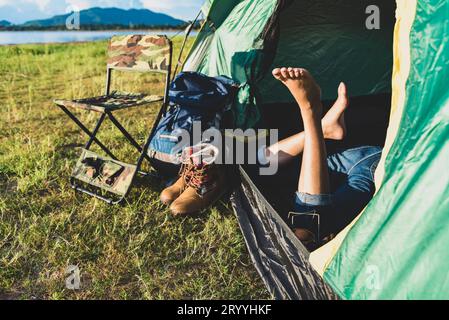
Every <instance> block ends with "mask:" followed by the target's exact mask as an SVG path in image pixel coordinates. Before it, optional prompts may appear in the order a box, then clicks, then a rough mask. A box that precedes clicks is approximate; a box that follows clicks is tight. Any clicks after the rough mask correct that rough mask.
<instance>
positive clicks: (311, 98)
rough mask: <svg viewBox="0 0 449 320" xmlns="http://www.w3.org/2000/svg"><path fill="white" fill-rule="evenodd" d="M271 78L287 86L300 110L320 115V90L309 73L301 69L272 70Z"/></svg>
mask: <svg viewBox="0 0 449 320" xmlns="http://www.w3.org/2000/svg"><path fill="white" fill-rule="evenodd" d="M273 76H274V77H275V78H276V79H277V80H279V81H281V82H282V83H284V84H285V85H286V86H287V88H288V89H289V90H290V92H291V93H292V95H293V97H295V99H296V101H297V102H298V104H299V106H300V108H301V110H311V109H314V110H312V111H314V112H317V113H322V105H321V89H320V87H319V86H318V84H317V83H316V82H315V79H313V77H312V75H311V74H310V73H309V71H307V70H306V69H302V68H280V69H279V68H278V69H274V70H273ZM320 108H321V110H318V109H320Z"/></svg>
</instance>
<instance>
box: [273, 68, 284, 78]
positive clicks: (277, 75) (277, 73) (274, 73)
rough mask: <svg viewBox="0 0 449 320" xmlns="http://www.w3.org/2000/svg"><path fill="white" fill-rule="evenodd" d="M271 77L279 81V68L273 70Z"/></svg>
mask: <svg viewBox="0 0 449 320" xmlns="http://www.w3.org/2000/svg"><path fill="white" fill-rule="evenodd" d="M273 77H275V78H276V79H278V80H281V77H282V75H281V69H280V68H276V69H274V70H273Z"/></svg>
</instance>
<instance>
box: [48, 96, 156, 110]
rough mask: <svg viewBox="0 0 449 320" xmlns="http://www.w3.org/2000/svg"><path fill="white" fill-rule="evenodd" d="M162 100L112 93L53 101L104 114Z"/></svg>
mask: <svg viewBox="0 0 449 320" xmlns="http://www.w3.org/2000/svg"><path fill="white" fill-rule="evenodd" d="M163 100H164V97H163V96H157V95H145V94H140V93H137V94H136V93H121V92H116V91H114V92H112V93H111V94H109V95H107V96H106V95H105V96H99V97H94V98H87V99H77V100H55V103H56V104H57V105H60V106H61V105H62V106H64V107H68V108H78V109H83V110H89V111H95V112H101V113H104V112H106V111H115V110H119V109H125V108H131V107H137V106H141V105H146V104H150V103H153V102H160V101H163Z"/></svg>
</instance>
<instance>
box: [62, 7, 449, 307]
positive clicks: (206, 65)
mask: <svg viewBox="0 0 449 320" xmlns="http://www.w3.org/2000/svg"><path fill="white" fill-rule="evenodd" d="M368 7H369V8H371V9H373V8H377V9H378V10H374V9H373V10H372V11H367V9H368ZM202 12H203V16H204V18H205V19H204V23H203V26H202V29H201V31H200V32H199V34H198V36H197V38H196V41H195V43H194V45H193V48H192V50H191V51H190V53H189V55H188V58H187V61H186V63H185V65H184V69H183V70H184V72H196V73H201V74H205V75H207V76H209V77H218V76H227V77H229V78H231V79H233V80H234V81H236V82H237V83H239V84H240V87H239V90H238V92H237V93H236V95H235V99H234V101H233V103H232V112H233V114H234V120H235V121H234V125H235V126H236V127H238V128H242V129H245V128H253V127H265V128H279V129H280V133H281V137H282V136H287V135H290V134H291V133H295V132H297V130H298V128H297V127H295V126H296V125H297V123H298V121H297V120H296V119H298V117H299V115H297V114H295V113H294V111H293V110H297V108H291V104H292V102H293V101H292V97H291V95H290V94H288V91H286V89H285V88H284V87H283V86H281V85H279V83H277V82H276V81H275V80H274V79H272V78H271V77H270V76H269V71H270V70H271V69H272V68H274V67H279V66H301V67H304V68H307V69H309V70H310V71H311V72H312V73H313V74H314V75H316V78H317V81H318V83H320V85H321V86H322V90H323V98H324V99H325V100H332V99H334V98H335V89H336V88H337V86H338V83H339V82H340V81H344V82H345V83H346V84H347V85H348V87H349V88H350V91H351V101H352V104H351V108H350V109H351V110H349V111H348V115H347V116H348V126H349V130H350V131H351V132H353V133H352V135H353V136H356V137H359V138H361V141H352V142H353V143H357V142H363V143H364V144H374V143H372V142H371V140H375V141H378V144H381V145H385V146H384V155H383V159H382V161H381V164H380V165H379V167H378V169H377V179H376V180H377V187H378V191H377V193H376V195H375V196H374V199H373V200H372V201H371V203H370V204H369V205H368V207H367V208H366V209H365V210H364V211H363V212H362V213H361V214H360V216H359V217H358V219H356V220H355V221H353V222H352V223H351V225H349V226H348V227H347V228H346V229H345V230H344V231H342V232H341V233H340V234H339V235H337V237H336V238H335V239H334V240H332V241H331V242H330V243H329V244H327V245H325V246H323V247H321V248H320V249H318V250H316V251H315V252H312V253H310V252H308V251H307V250H306V248H305V247H304V246H303V245H302V244H301V243H300V242H299V241H298V240H297V238H296V237H295V235H294V233H293V232H292V230H291V229H290V228H289V227H288V225H287V224H286V223H285V220H286V217H285V213H286V212H288V211H286V210H284V208H282V202H283V201H282V199H281V193H283V191H282V192H279V190H281V188H278V187H279V186H282V185H285V184H287V182H286V181H287V180H282V175H279V177H278V180H279V181H281V183H280V184H276V183H271V184H264V182H263V181H262V180H261V179H260V177H258V176H257V175H256V174H254V172H253V171H252V170H251V167H250V166H242V167H240V168H239V172H240V179H241V183H240V185H239V186H238V187H237V188H236V190H235V192H234V194H233V196H232V204H233V207H234V211H235V213H236V215H237V218H238V221H239V224H240V227H241V230H242V233H243V235H244V237H245V241H246V244H247V246H248V249H249V252H250V255H251V258H252V260H253V262H254V265H255V267H256V269H257V270H258V271H259V273H260V275H261V277H262V279H263V280H264V282H265V284H266V286H267V288H268V290H269V291H270V293H272V294H273V296H274V297H276V298H278V299H338V298H341V299H448V298H449V282H448V279H447V272H446V270H447V269H448V261H449V251H448V250H446V244H447V243H448V241H449V233H448V232H446V230H445V226H447V225H448V224H447V223H449V221H448V219H449V215H448V214H447V213H448V212H449V202H448V201H447V192H448V185H449V176H448V175H449V171H448V170H446V167H447V162H448V153H449V142H448V139H447V137H448V136H449V125H448V122H449V116H448V114H449V113H448V108H449V102H448V101H449V91H448V89H447V79H448V77H449V65H448V61H449V42H448V41H446V38H447V35H446V34H447V20H448V19H449V2H447V1H446V0H432V1H424V0H397V1H396V3H395V2H394V1H391V0H370V1H365V0H362V1H335V0H296V1H292V0H206V3H205V4H204V6H203V8H202ZM376 12H377V14H378V19H379V25H380V29H378V28H368V24H367V19H368V18H370V15H372V14H374V15H376ZM395 15H396V17H395ZM371 18H372V17H371ZM374 18H376V17H374ZM393 35H394V37H393ZM119 60H120V59H119ZM114 63H115V62H114ZM139 65H142V64H141V63H139ZM161 65H164V66H166V65H167V64H161ZM168 65H170V63H168ZM114 66H115V65H114ZM392 66H393V67H392ZM412 66H413V67H412ZM125 67H126V66H125ZM167 87H168V85H167ZM107 95H110V93H109V92H107ZM167 96H168V91H167ZM164 101H166V102H167V101H168V100H167V99H166V100H164ZM58 105H60V106H61V107H63V105H64V104H62V103H58ZM79 105H82V106H85V105H86V103H81V104H79ZM165 106H166V107H168V103H166V104H165ZM99 107H101V108H104V106H101V105H100V106H99ZM390 107H391V108H390ZM390 109H391V113H390ZM63 110H64V111H66V109H65V108H63ZM102 110H103V109H102ZM106 110H108V109H106ZM280 110H281V111H282V112H280ZM161 111H162V112H161V113H160V116H159V117H158V119H157V121H156V123H157V124H159V123H161V122H160V120H161V119H162V117H163V115H164V112H165V111H166V110H165V109H163V110H161ZM106 114H108V115H110V113H108V112H107V113H106ZM390 114H391V117H390V124H389V128H388V133H387V132H386V129H387V122H388V118H389V115H390ZM72 119H73V118H72ZM102 119H103V120H104V116H103V117H102ZM113 119H114V118H111V120H113ZM291 119H293V121H292V120H291ZM74 120H75V119H74ZM101 122H102V120H101ZM101 122H100V123H99V125H101ZM82 128H83V127H82ZM83 130H84V131H85V132H87V133H88V134H89V135H90V136H91V139H90V141H89V143H88V145H87V147H86V149H87V150H88V149H89V148H88V147H90V145H91V144H92V143H93V142H96V143H97V144H98V143H99V141H98V140H97V139H96V138H95V134H93V133H97V131H98V130H97V129H96V130H95V131H94V132H92V133H90V131H88V130H87V129H86V128H85V127H84V129H83ZM86 130H87V131H86ZM156 131H157V126H156V127H155V128H154V132H156ZM354 132H356V133H354ZM368 132H370V133H371V135H369V134H367V133H368ZM385 140H386V142H385ZM149 143H150V140H148V144H147V145H146V146H145V148H143V150H144V151H145V152H144V153H142V156H141V159H139V162H141V161H142V160H143V158H144V157H145V156H146V155H147V152H146V149H147V148H148V146H149ZM99 145H100V144H99ZM100 146H101V145H100ZM139 148H140V147H139ZM186 150H189V149H186ZM105 151H106V150H105ZM196 153H197V152H196V151H194V150H193V151H192V150H190V155H194V154H196ZM188 154H189V153H188ZM97 160H98V158H96V156H95V155H93V154H90V153H88V152H85V153H84V156H83V158H82V159H81V161H80V162H79V163H81V164H83V165H86V164H88V168H87V169H86V170H82V171H81V172H84V173H82V175H83V176H87V178H86V179H92V178H93V177H100V176H101V175H103V172H105V171H106V172H110V171H111V169H108V168H106V169H101V167H102V166H101V165H100V166H98V163H97V162H96V161H97ZM109 161H115V160H114V159H113V158H112V157H111V158H110V159H109V160H107V162H109ZM114 163H117V164H119V163H118V162H114ZM209 165H210V163H209V164H208V163H203V161H197V160H196V157H195V156H194V157H186V158H185V163H184V167H183V170H182V172H181V179H180V180H178V182H177V183H176V187H175V188H176V190H174V192H173V194H175V195H178V194H179V195H180V194H181V192H182V190H185V189H186V187H187V186H188V187H189V188H192V189H193V191H194V192H195V194H197V195H200V194H202V190H203V187H205V189H208V186H207V183H205V184H201V183H197V182H198V181H203V182H204V181H207V180H208V179H207V176H208V174H205V171H209V170H204V171H202V169H207V167H208V166H209ZM138 167H139V166H137V168H138ZM111 168H112V167H111ZM114 170H115V169H113V168H112V172H114ZM130 170H131V171H132V170H134V171H132V172H133V175H134V174H136V171H138V170H136V167H130ZM124 171H126V168H125V170H124ZM212 171H213V170H212V169H211V172H212ZM117 172H118V171H117ZM290 176H291V173H290ZM111 177H114V174H112V175H109V176H107V177H106V178H102V179H97V181H99V182H101V183H104V181H106V184H107V182H108V181H111V180H110V178H111ZM205 177H206V178H205ZM204 178H205V179H204ZM293 178H294V177H293ZM203 179H204V180H203ZM216 179H219V178H218V177H217V178H216ZM75 187H77V185H75ZM192 189H190V190H192ZM277 189H279V190H277ZM193 191H192V192H191V193H192V194H193ZM189 194H190V193H189ZM423 195H425V198H423ZM168 198H169V197H167V199H166V200H167V203H170V202H171V201H172V200H173V201H176V199H177V198H176V197H172V195H170V199H168ZM174 198H176V199H174ZM172 203H173V202H172ZM181 211H182V210H181ZM187 211H190V210H187Z"/></svg>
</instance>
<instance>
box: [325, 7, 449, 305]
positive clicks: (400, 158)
mask: <svg viewBox="0 0 449 320" xmlns="http://www.w3.org/2000/svg"><path fill="white" fill-rule="evenodd" d="M405 1H406V2H409V0H399V1H398V4H399V8H400V9H401V10H398V21H399V23H401V21H406V20H407V17H408V16H410V13H411V12H410V9H411V8H412V7H413V4H410V3H409V4H407V5H405V3H404V2H405ZM410 2H415V3H416V18H415V20H414V23H413V26H412V28H411V32H410V34H409V39H410V48H409V51H410V56H411V59H410V64H411V65H410V73H409V76H408V80H407V83H406V87H405V104H404V107H403V112H402V116H401V122H400V127H399V130H398V132H397V136H396V138H395V140H394V143H393V145H392V146H391V150H390V151H389V152H388V156H387V157H386V161H385V170H384V171H385V172H384V177H383V183H382V186H381V187H380V189H379V191H378V193H377V195H376V197H375V198H374V199H373V201H372V202H371V203H370V204H369V206H368V208H367V209H366V211H365V212H364V214H363V215H362V216H361V217H360V219H359V221H358V222H357V223H356V225H355V226H354V227H353V228H352V229H351V231H350V232H349V234H348V235H347V237H346V238H345V240H344V242H343V244H342V246H341V248H340V249H339V251H338V253H337V255H336V256H335V257H334V259H333V260H332V262H331V264H330V266H329V268H328V269H327V270H326V272H325V274H324V278H325V280H326V282H327V283H329V284H330V285H331V286H332V287H333V288H334V290H335V291H336V292H337V293H338V294H339V295H340V296H341V297H342V298H344V299H448V298H449V291H448V290H447V289H448V287H449V276H448V274H447V262H448V261H449V251H448V250H447V243H448V241H449V233H447V230H446V226H447V225H448V224H449V215H448V213H449V198H448V197H447V194H448V192H449V184H448V182H449V171H448V170H447V164H448V160H449V158H448V154H449V140H448V137H449V90H448V89H447V79H448V77H449V41H447V40H448V39H447V37H448V36H447V19H448V15H449V3H448V2H447V1H445V0H434V1H422V0H418V1H410ZM403 49H404V50H406V49H405V48H403ZM406 62H407V60H405V61H402V60H397V61H396V63H406ZM405 68H407V67H405ZM429 70H431V72H429ZM395 103H397V104H398V105H397V106H396V107H395V108H399V109H397V110H400V108H401V106H400V105H399V104H400V99H397V100H395Z"/></svg>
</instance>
